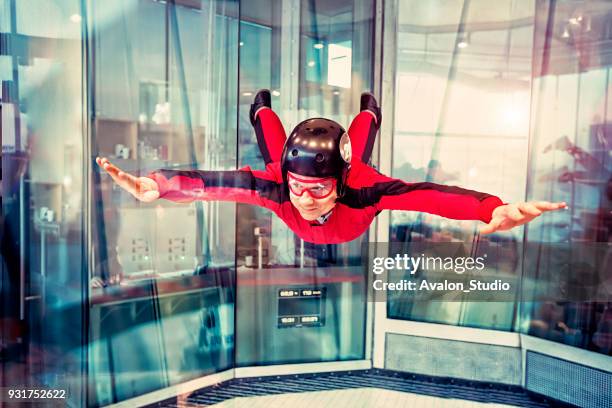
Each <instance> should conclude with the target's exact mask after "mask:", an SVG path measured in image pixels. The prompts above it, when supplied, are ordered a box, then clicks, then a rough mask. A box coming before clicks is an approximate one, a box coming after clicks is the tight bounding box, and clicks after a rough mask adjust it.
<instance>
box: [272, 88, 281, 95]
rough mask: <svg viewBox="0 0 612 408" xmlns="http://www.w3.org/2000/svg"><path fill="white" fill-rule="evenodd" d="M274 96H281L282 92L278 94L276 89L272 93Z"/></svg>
mask: <svg viewBox="0 0 612 408" xmlns="http://www.w3.org/2000/svg"><path fill="white" fill-rule="evenodd" d="M272 95H273V96H280V92H278V91H277V90H276V89H275V90H273V91H272Z"/></svg>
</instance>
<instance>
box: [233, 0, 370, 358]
mask: <svg viewBox="0 0 612 408" xmlns="http://www.w3.org/2000/svg"><path fill="white" fill-rule="evenodd" d="M266 4H267V5H269V8H267V9H266V10H268V12H267V13H266V15H265V17H264V16H262V15H261V2H257V3H254V2H253V3H252V2H243V3H242V4H241V10H240V12H241V16H240V19H241V31H240V35H241V38H240V43H241V44H243V45H242V46H241V47H240V61H241V69H240V92H239V94H240V115H239V116H240V121H239V124H240V129H239V134H240V144H239V147H238V148H239V162H240V164H241V165H248V166H250V167H251V168H260V169H261V168H263V166H264V161H263V159H262V156H261V154H260V152H259V149H258V146H257V141H256V137H255V132H254V130H253V127H252V126H251V123H250V121H249V117H248V114H249V108H250V104H251V103H252V101H253V97H254V96H255V93H256V92H257V90H258V89H260V88H268V89H270V90H271V91H272V93H271V95H272V108H273V110H274V111H275V112H276V113H277V114H278V115H279V117H280V119H281V120H282V122H283V124H284V127H285V131H286V132H287V133H289V132H291V130H292V129H293V127H294V126H295V125H297V123H299V122H300V121H302V120H304V119H306V118H309V117H326V118H330V119H334V120H337V121H338V122H339V123H341V124H343V125H344V126H346V127H348V124H349V122H350V119H351V118H352V117H353V116H355V115H356V114H357V113H358V110H359V95H360V94H361V92H363V91H367V90H369V89H371V87H372V75H371V72H372V70H371V64H372V44H373V10H374V3H373V2H353V1H341V2H333V4H332V3H330V2H324V1H314V2H313V1H301V2H299V4H300V7H288V6H287V4H289V3H283V2H274V1H269V2H266ZM283 7H285V8H283ZM288 9H291V11H290V12H287V10H288ZM270 45H271V47H272V49H271V51H270V52H268V47H270ZM253 67H257V69H253ZM237 211H238V213H239V214H240V217H239V219H238V225H237V229H238V234H237V236H236V246H237V253H236V257H237V259H236V262H237V265H238V269H237V284H238V290H237V303H236V310H237V312H236V317H237V320H236V339H237V343H236V365H238V366H252V365H269V364H284V363H304V362H319V361H337V360H349V359H361V358H364V347H365V345H364V328H365V282H364V270H363V268H362V267H361V265H362V264H363V262H364V259H363V258H362V254H361V247H360V245H361V242H363V241H364V240H366V239H367V236H362V237H360V238H359V239H357V240H355V241H353V242H351V243H347V244H342V245H314V244H310V243H307V242H304V241H302V240H300V239H299V238H298V237H297V236H296V235H294V234H293V233H292V232H291V231H290V230H289V229H288V228H287V227H286V226H285V225H284V224H283V223H282V222H281V221H280V220H279V219H278V218H277V217H276V216H274V215H273V214H272V213H270V212H269V211H266V210H263V209H260V208H256V207H252V206H246V205H241V204H238V210H237ZM260 265H261V267H260ZM283 293H285V294H286V293H295V294H294V295H292V296H291V297H287V296H284V295H283Z"/></svg>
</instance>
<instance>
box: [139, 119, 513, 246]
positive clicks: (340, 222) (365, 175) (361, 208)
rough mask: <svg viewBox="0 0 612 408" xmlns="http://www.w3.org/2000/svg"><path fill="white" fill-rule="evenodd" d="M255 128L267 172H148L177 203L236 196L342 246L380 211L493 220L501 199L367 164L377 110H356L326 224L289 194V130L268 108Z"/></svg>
mask: <svg viewBox="0 0 612 408" xmlns="http://www.w3.org/2000/svg"><path fill="white" fill-rule="evenodd" d="M255 132H256V135H257V141H258V143H259V147H260V150H261V152H262V155H263V157H264V160H265V163H266V168H265V170H252V169H251V168H249V167H244V168H241V169H239V170H224V171H202V170H158V171H155V172H153V173H151V174H149V175H148V176H147V177H150V178H152V179H154V180H155V181H156V182H157V184H158V185H159V192H160V198H164V199H166V200H171V201H175V202H191V201H193V200H206V201H212V200H217V201H233V202H239V203H246V204H254V205H259V206H261V207H265V208H267V209H269V210H270V211H272V212H273V213H275V214H276V215H277V216H278V217H279V218H280V219H281V220H283V222H284V223H285V224H287V226H288V227H289V228H290V229H291V230H292V231H293V232H294V233H295V234H297V235H298V236H299V237H300V238H302V239H304V240H305V241H307V242H312V243H315V244H338V243H342V242H348V241H351V240H353V239H355V238H357V237H359V236H360V235H361V234H363V233H364V232H365V231H366V230H367V229H368V227H369V226H370V223H371V222H372V221H373V220H374V217H376V215H377V214H378V213H379V212H381V211H382V210H407V211H422V212H427V213H430V214H437V215H441V216H443V217H446V218H452V219H457V220H481V221H483V222H487V223H488V222H489V221H490V220H491V213H492V212H493V210H494V209H495V208H496V207H498V206H499V205H502V204H503V203H502V201H501V200H500V199H499V198H498V197H495V196H492V195H490V194H485V193H480V192H477V191H473V190H466V189H463V188H459V187H454V186H446V185H440V184H434V183H406V182H404V181H402V180H398V179H393V178H391V177H387V176H385V175H383V174H380V173H379V172H378V171H376V170H375V169H373V168H372V167H370V166H368V165H367V164H366V163H367V162H368V160H369V158H370V155H371V154H372V147H373V145H374V139H375V137H376V132H377V126H376V121H375V119H374V115H372V114H370V112H367V111H363V112H361V113H359V114H358V115H357V116H356V117H355V119H354V120H353V122H352V123H351V126H350V127H349V129H348V134H349V137H350V140H351V145H352V151H353V155H352V161H351V170H350V171H349V175H348V180H347V188H346V193H345V194H344V196H343V197H341V198H339V199H338V201H337V203H336V206H335V207H334V209H333V210H332V212H331V214H330V215H329V217H327V219H326V220H325V222H323V223H321V222H319V221H307V220H305V219H304V218H302V217H301V215H300V213H299V212H298V210H297V209H296V208H295V207H294V206H293V205H292V204H291V201H290V200H289V189H288V187H287V185H286V184H285V183H284V182H283V176H282V172H281V163H280V160H281V154H282V149H283V145H284V143H285V138H286V136H285V130H284V128H283V125H282V123H281V121H280V119H279V118H278V116H276V114H275V113H274V112H273V111H272V110H271V109H268V108H265V109H262V110H260V111H259V113H258V115H257V119H256V123H255Z"/></svg>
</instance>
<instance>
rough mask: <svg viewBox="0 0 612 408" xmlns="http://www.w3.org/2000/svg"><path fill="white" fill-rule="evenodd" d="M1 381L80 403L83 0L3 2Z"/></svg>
mask: <svg viewBox="0 0 612 408" xmlns="http://www.w3.org/2000/svg"><path fill="white" fill-rule="evenodd" d="M0 16H1V17H0V24H1V25H0V38H1V41H0V43H1V44H2V47H1V48H0V80H1V81H2V93H1V100H0V106H1V118H2V119H1V123H2V132H1V134H2V156H1V157H2V173H1V174H2V177H1V178H2V190H1V191H2V211H1V221H2V227H1V231H0V232H1V235H2V237H1V240H2V246H1V248H2V251H1V253H0V268H1V274H2V279H1V283H0V284H1V286H0V288H1V295H0V362H1V363H0V367H1V368H0V386H2V387H9V386H13V387H15V386H19V387H23V386H24V385H28V387H29V388H52V389H58V390H63V393H64V394H63V396H64V397H65V398H67V400H68V402H69V403H70V404H72V405H74V406H79V405H81V404H82V395H83V394H82V393H83V392H84V387H83V386H84V385H85V384H84V381H85V379H86V376H85V373H86V371H85V367H86V364H87V362H86V350H85V349H84V348H83V347H82V344H84V338H85V332H86V330H85V327H86V326H85V325H86V318H87V313H86V312H87V310H86V305H87V289H88V287H87V280H86V279H84V278H83V277H86V276H87V268H86V265H85V264H84V260H85V256H84V254H85V253H86V250H87V247H86V244H85V241H84V237H85V236H86V233H87V225H86V223H85V221H84V220H85V218H84V215H85V213H86V212H85V211H84V210H83V208H84V205H85V203H86V202H87V197H86V190H85V189H84V186H85V184H84V182H85V177H84V172H83V168H84V167H85V166H84V163H85V160H84V158H83V151H84V147H85V143H86V141H85V140H86V139H85V134H86V133H85V132H84V131H83V129H84V122H83V117H84V112H85V107H84V106H83V98H82V94H83V85H84V84H83V80H82V78H83V69H84V67H83V64H82V60H83V55H82V52H81V49H82V47H81V45H82V34H81V27H82V25H81V22H82V21H81V20H82V17H81V16H82V10H81V2H80V1H77V0H74V1H70V0H69V1H44V2H35V1H15V0H4V1H1V2H0Z"/></svg>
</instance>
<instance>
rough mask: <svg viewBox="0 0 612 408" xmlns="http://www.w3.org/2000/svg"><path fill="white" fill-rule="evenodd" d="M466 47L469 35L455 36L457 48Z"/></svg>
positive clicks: (462, 33)
mask: <svg viewBox="0 0 612 408" xmlns="http://www.w3.org/2000/svg"><path fill="white" fill-rule="evenodd" d="M468 45H470V33H466V32H461V33H459V35H458V36H457V48H466V47H467V46H468Z"/></svg>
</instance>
